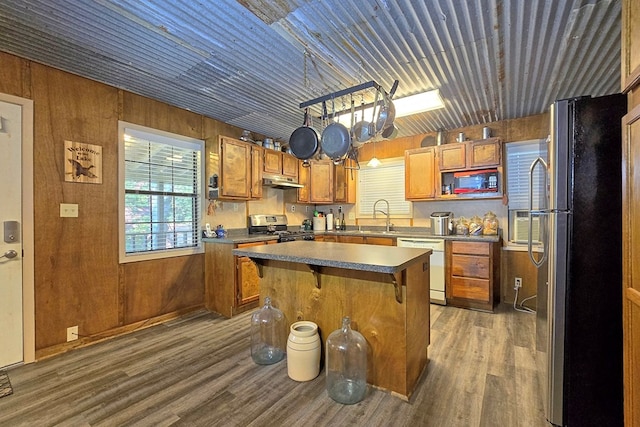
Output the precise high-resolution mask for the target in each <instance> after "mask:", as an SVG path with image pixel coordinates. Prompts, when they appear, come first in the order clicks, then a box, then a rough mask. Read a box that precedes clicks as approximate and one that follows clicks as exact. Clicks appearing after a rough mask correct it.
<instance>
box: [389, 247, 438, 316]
mask: <svg viewBox="0 0 640 427" xmlns="http://www.w3.org/2000/svg"><path fill="white" fill-rule="evenodd" d="M397 246H399V247H404V248H420V249H431V250H432V251H433V253H432V254H431V259H430V269H429V270H430V274H429V280H430V282H431V289H430V292H429V298H430V300H431V302H432V303H435V304H442V305H446V304H447V300H446V298H445V295H444V239H425V238H407V237H398V243H397Z"/></svg>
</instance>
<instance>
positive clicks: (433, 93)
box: [393, 89, 444, 117]
mask: <svg viewBox="0 0 640 427" xmlns="http://www.w3.org/2000/svg"><path fill="white" fill-rule="evenodd" d="M393 105H394V107H396V117H405V116H410V115H412V114H417V113H424V112H425V111H430V110H437V109H438V108H444V103H443V101H442V97H440V91H439V90H438V89H434V90H429V91H427V92H422V93H417V94H415V95H411V96H405V97H404V98H398V99H394V100H393Z"/></svg>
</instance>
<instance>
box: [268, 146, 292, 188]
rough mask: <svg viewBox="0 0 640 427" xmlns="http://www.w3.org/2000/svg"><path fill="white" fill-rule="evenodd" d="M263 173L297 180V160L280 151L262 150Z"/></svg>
mask: <svg viewBox="0 0 640 427" xmlns="http://www.w3.org/2000/svg"><path fill="white" fill-rule="evenodd" d="M263 167H264V171H265V172H266V173H272V174H276V175H282V176H286V177H289V178H294V179H295V180H296V181H297V180H298V159H297V158H296V157H294V156H292V155H291V154H287V153H283V152H282V151H276V150H269V149H264V166H263Z"/></svg>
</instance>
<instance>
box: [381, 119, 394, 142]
mask: <svg viewBox="0 0 640 427" xmlns="http://www.w3.org/2000/svg"><path fill="white" fill-rule="evenodd" d="M380 135H381V136H382V137H383V138H384V139H393V138H395V137H396V136H397V135H398V128H397V127H396V125H394V124H393V123H391V126H389V127H387V128H385V129H384V130H383V131H382V133H381V134H380Z"/></svg>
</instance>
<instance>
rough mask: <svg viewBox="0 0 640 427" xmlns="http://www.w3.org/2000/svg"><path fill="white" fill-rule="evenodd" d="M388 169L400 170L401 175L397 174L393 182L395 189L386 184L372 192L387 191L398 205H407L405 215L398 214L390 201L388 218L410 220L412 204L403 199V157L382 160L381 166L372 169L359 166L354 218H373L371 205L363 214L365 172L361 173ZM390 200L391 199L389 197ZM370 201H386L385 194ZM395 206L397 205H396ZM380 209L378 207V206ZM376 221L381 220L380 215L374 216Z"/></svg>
mask: <svg viewBox="0 0 640 427" xmlns="http://www.w3.org/2000/svg"><path fill="white" fill-rule="evenodd" d="M389 167H398V168H401V169H402V173H400V174H399V177H398V180H397V181H396V182H394V183H395V184H397V188H395V187H392V186H390V185H389V184H388V183H387V184H386V185H384V186H382V187H381V190H380V189H375V190H372V191H383V192H384V191H387V192H390V193H393V194H394V196H395V198H396V199H398V200H396V201H397V202H398V203H401V204H406V205H407V213H398V211H394V202H393V200H391V201H390V202H389V203H390V209H389V210H390V211H391V213H390V214H389V218H412V217H413V203H412V202H411V201H409V200H406V199H405V192H404V184H405V178H404V174H405V163H404V157H395V158H386V159H383V160H382V164H381V165H379V166H377V167H375V168H373V167H369V166H366V165H361V166H360V171H359V173H358V179H357V189H356V195H357V199H356V218H362V219H365V218H366V219H372V218H373V205H371V209H370V211H369V212H363V211H362V209H363V207H364V206H363V205H364V203H363V197H366V193H365V191H364V190H363V188H362V184H361V182H362V180H364V175H366V172H365V173H364V174H363V171H372V172H375V171H380V170H384V168H389ZM391 188H395V190H397V191H391ZM397 195H400V197H398V196H397ZM390 198H391V197H390ZM372 199H376V200H378V199H386V197H385V194H380V196H379V197H378V196H374V197H372ZM367 205H369V203H367ZM396 206H397V205H396ZM378 207H380V205H379V206H378ZM382 209H386V206H382ZM376 217H377V218H378V219H380V218H383V216H382V215H381V214H379V215H377V216H376Z"/></svg>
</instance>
